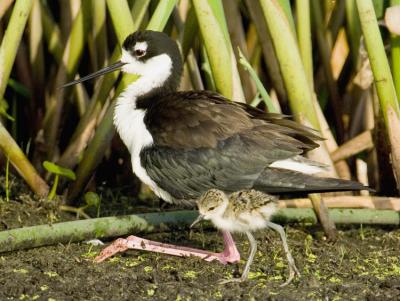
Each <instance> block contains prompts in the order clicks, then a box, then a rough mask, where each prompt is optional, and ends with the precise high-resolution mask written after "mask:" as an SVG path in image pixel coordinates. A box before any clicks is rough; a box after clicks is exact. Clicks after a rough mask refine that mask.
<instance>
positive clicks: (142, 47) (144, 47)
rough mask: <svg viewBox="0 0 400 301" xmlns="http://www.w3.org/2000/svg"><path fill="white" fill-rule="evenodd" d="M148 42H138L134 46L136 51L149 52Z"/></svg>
mask: <svg viewBox="0 0 400 301" xmlns="http://www.w3.org/2000/svg"><path fill="white" fill-rule="evenodd" d="M147 46H148V45H147V42H137V43H136V44H135V46H134V48H133V49H134V50H135V51H136V50H141V51H146V50H147Z"/></svg>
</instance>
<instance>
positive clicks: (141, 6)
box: [131, 0, 150, 29]
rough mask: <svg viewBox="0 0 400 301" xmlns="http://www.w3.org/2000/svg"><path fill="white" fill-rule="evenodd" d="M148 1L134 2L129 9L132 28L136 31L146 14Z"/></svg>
mask: <svg viewBox="0 0 400 301" xmlns="http://www.w3.org/2000/svg"><path fill="white" fill-rule="evenodd" d="M149 4H150V0H141V1H135V2H134V3H133V6H132V9H131V15H132V16H134V18H133V28H136V29H138V28H139V27H140V24H142V21H143V18H144V15H145V14H146V12H147V10H148V7H149Z"/></svg>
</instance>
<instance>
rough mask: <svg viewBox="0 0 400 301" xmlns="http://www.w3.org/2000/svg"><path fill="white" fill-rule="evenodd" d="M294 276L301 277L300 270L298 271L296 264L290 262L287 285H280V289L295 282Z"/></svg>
mask: <svg viewBox="0 0 400 301" xmlns="http://www.w3.org/2000/svg"><path fill="white" fill-rule="evenodd" d="M294 276H297V277H301V274H300V272H299V270H298V269H297V267H296V265H295V264H294V262H292V263H291V262H289V278H288V279H287V280H286V282H285V283H282V284H281V285H280V287H284V286H286V285H288V284H290V283H291V282H292V281H293V279H294Z"/></svg>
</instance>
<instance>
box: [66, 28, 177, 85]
mask: <svg viewBox="0 0 400 301" xmlns="http://www.w3.org/2000/svg"><path fill="white" fill-rule="evenodd" d="M117 69H122V71H123V72H126V73H132V74H138V75H141V76H153V77H155V76H157V75H158V74H159V75H160V76H165V77H166V80H165V83H164V84H163V87H162V88H163V90H164V91H167V92H168V91H174V90H176V89H177V87H178V85H179V82H180V78H181V74H182V59H181V54H180V51H179V48H178V45H177V43H176V42H175V41H174V40H173V39H171V38H170V37H169V36H168V35H166V34H165V33H163V32H158V31H151V30H145V31H137V32H135V33H133V34H130V35H129V36H128V37H127V38H126V39H125V41H124V43H123V44H122V56H121V60H120V61H119V62H117V63H115V64H113V65H111V66H108V67H106V68H103V69H101V70H99V71H96V72H94V73H92V74H90V75H87V76H85V77H83V78H81V79H79V80H76V81H73V82H70V83H68V84H66V85H64V86H63V87H67V86H71V85H74V84H77V83H80V82H83V81H86V80H88V79H92V78H95V77H98V76H100V75H103V74H106V73H108V72H112V71H115V70H117Z"/></svg>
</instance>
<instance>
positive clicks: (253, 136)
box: [64, 31, 366, 263]
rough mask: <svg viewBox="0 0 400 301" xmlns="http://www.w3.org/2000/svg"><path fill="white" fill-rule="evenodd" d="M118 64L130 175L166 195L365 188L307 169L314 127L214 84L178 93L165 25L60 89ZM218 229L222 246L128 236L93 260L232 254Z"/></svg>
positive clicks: (175, 55) (224, 257) (121, 127)
mask: <svg viewBox="0 0 400 301" xmlns="http://www.w3.org/2000/svg"><path fill="white" fill-rule="evenodd" d="M117 69H121V70H122V71H123V72H125V73H131V74H138V75H140V78H139V79H138V80H137V81H135V82H133V83H132V84H130V85H129V86H128V87H127V88H126V89H125V90H124V91H123V93H121V95H120V96H119V97H118V99H117V101H116V105H115V113H114V124H115V126H116V128H117V131H118V133H119V135H120V136H121V138H122V140H123V142H124V143H125V145H126V147H127V148H128V150H129V152H130V153H131V156H132V168H133V171H134V173H135V174H136V175H137V176H138V177H139V179H140V180H141V181H142V182H144V183H145V184H147V185H148V186H150V188H151V189H152V190H153V191H154V192H155V193H156V194H157V195H158V196H159V197H160V198H162V199H163V200H165V201H167V202H177V203H179V202H185V203H188V202H192V203H193V204H194V203H195V201H196V199H198V198H199V197H200V196H201V195H202V194H203V193H204V192H206V191H208V190H209V189H213V188H215V189H218V190H221V191H224V192H226V193H232V192H235V191H239V190H244V189H255V190H259V191H263V192H266V193H269V194H280V193H288V192H290V193H291V192H321V191H341V190H362V189H366V188H365V187H364V186H363V185H362V184H360V183H357V182H352V181H345V180H340V179H333V178H320V177H316V176H313V175H312V174H313V173H316V172H319V171H321V169H322V168H321V165H320V164H318V163H316V162H314V161H311V160H308V159H306V158H305V157H303V156H302V155H303V154H304V153H305V152H306V151H308V150H311V149H313V148H316V147H318V144H317V143H316V142H315V141H316V140H319V137H318V135H317V134H316V133H315V132H314V131H313V130H311V129H309V128H307V127H304V126H302V125H300V124H298V123H296V122H294V121H291V120H288V119H285V118H284V117H283V116H282V115H279V114H271V113H265V112H263V111H260V110H258V109H255V108H252V107H250V106H248V105H246V104H241V103H235V102H231V101H228V100H227V99H226V98H224V97H223V96H221V95H219V94H217V93H214V92H210V91H185V92H177V91H176V90H177V87H178V85H179V82H180V77H181V74H182V59H181V55H180V52H179V49H178V46H177V44H176V42H175V41H174V40H172V39H171V38H170V37H168V36H167V35H166V34H164V33H161V32H155V31H142V32H135V33H133V34H131V35H129V36H128V37H127V38H126V40H125V41H124V43H123V46H122V56H121V59H120V61H119V62H117V63H115V64H113V65H111V66H109V67H106V68H104V69H101V70H99V71H97V72H95V73H93V74H91V75H88V76H86V77H83V78H81V79H79V80H76V81H73V82H71V83H69V84H66V85H65V86H64V87H67V86H70V85H74V84H77V83H80V82H83V81H85V80H88V79H91V78H94V77H97V76H100V75H102V74H105V73H108V72H112V71H115V70H117ZM223 236H224V242H225V251H224V252H222V253H210V252H206V251H202V250H194V249H189V248H182V247H176V246H171V245H165V244H160V243H157V242H151V241H147V240H144V239H141V238H138V237H133V236H130V237H128V238H127V239H120V240H117V241H116V242H115V243H114V244H113V245H111V246H110V247H108V248H106V249H105V250H103V252H102V253H101V254H100V255H99V257H98V258H97V260H98V261H101V260H104V259H105V258H107V257H108V256H111V255H112V254H114V253H115V252H118V251H119V250H125V249H127V248H138V249H141V250H143V249H147V250H151V251H158V252H164V253H168V254H173V255H196V256H200V257H203V258H205V259H206V260H209V261H211V260H214V259H217V260H219V261H221V262H223V263H226V262H235V261H238V260H239V253H238V251H237V249H236V246H235V243H234V241H233V239H232V237H231V235H230V234H229V232H223Z"/></svg>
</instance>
